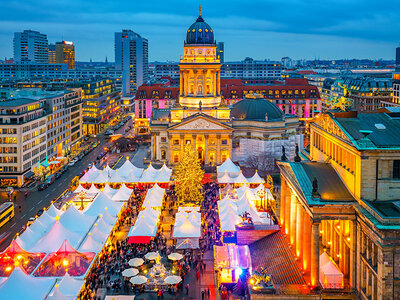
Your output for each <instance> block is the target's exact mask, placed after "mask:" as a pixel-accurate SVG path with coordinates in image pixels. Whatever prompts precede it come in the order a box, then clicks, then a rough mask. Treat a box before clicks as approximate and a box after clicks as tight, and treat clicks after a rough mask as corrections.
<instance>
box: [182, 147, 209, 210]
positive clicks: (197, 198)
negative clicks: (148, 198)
mask: <svg viewBox="0 0 400 300" xmlns="http://www.w3.org/2000/svg"><path fill="white" fill-rule="evenodd" d="M175 176H176V177H175V178H176V179H175V192H176V195H177V197H178V204H179V205H178V206H187V205H188V204H190V205H196V206H199V205H200V204H201V202H202V200H203V186H202V184H201V180H202V179H203V177H204V171H203V170H202V169H201V165H200V162H199V160H198V158H197V155H196V152H195V151H194V149H193V146H192V145H190V144H187V145H185V149H184V152H183V155H182V158H181V160H180V162H179V164H178V166H177V167H176V169H175Z"/></svg>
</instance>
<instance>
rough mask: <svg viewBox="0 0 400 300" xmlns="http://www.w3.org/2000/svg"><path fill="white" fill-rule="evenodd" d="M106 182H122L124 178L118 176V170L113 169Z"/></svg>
mask: <svg viewBox="0 0 400 300" xmlns="http://www.w3.org/2000/svg"><path fill="white" fill-rule="evenodd" d="M108 182H111V183H122V182H124V179H123V178H122V177H121V176H119V170H118V171H115V172H114V173H113V174H112V175H111V177H110V179H109V180H108Z"/></svg>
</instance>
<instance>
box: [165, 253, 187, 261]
mask: <svg viewBox="0 0 400 300" xmlns="http://www.w3.org/2000/svg"><path fill="white" fill-rule="evenodd" d="M168 258H169V259H170V260H181V259H182V258H183V255H182V254H179V253H176V252H175V253H172V254H170V255H168Z"/></svg>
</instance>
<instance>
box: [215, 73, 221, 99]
mask: <svg viewBox="0 0 400 300" xmlns="http://www.w3.org/2000/svg"><path fill="white" fill-rule="evenodd" d="M215 74H216V77H217V96H218V95H221V80H220V76H221V74H220V71H217V72H216V73H215Z"/></svg>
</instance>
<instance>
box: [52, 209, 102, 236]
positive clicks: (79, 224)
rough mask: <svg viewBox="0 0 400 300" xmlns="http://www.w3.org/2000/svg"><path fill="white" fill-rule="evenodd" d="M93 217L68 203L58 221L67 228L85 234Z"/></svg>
mask: <svg viewBox="0 0 400 300" xmlns="http://www.w3.org/2000/svg"><path fill="white" fill-rule="evenodd" d="M94 220H95V217H93V216H89V215H85V214H83V213H81V212H80V211H79V210H78V209H76V207H75V206H74V205H70V206H69V207H68V209H67V210H66V211H65V213H64V214H63V215H62V216H61V217H60V219H59V221H60V223H61V224H62V225H63V226H64V227H65V228H68V230H71V231H73V232H78V233H82V234H85V233H86V232H87V231H88V230H89V228H90V226H92V224H93V222H94Z"/></svg>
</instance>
